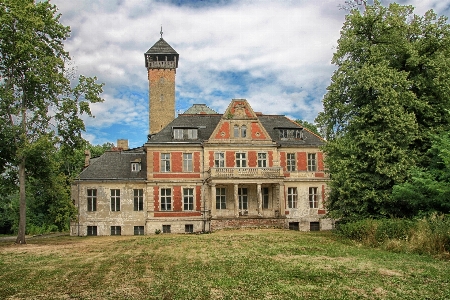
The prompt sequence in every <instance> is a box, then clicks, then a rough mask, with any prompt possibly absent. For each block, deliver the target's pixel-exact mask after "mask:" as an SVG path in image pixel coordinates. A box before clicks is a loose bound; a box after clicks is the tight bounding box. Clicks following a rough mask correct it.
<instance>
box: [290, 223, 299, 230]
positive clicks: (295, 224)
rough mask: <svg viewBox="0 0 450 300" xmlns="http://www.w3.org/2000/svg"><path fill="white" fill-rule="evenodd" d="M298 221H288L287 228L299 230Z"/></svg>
mask: <svg viewBox="0 0 450 300" xmlns="http://www.w3.org/2000/svg"><path fill="white" fill-rule="evenodd" d="M299 225H300V223H299V222H289V230H299V229H300V226H299Z"/></svg>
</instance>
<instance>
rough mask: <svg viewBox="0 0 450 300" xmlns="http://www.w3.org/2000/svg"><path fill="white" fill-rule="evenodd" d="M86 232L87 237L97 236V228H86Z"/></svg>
mask: <svg viewBox="0 0 450 300" xmlns="http://www.w3.org/2000/svg"><path fill="white" fill-rule="evenodd" d="M86 230H87V232H86V235H87V236H97V235H98V232H97V226H87V228H86Z"/></svg>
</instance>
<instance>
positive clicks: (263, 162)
mask: <svg viewBox="0 0 450 300" xmlns="http://www.w3.org/2000/svg"><path fill="white" fill-rule="evenodd" d="M266 167H267V154H266V153H263V152H260V153H258V168H266Z"/></svg>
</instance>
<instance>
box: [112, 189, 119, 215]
mask: <svg viewBox="0 0 450 300" xmlns="http://www.w3.org/2000/svg"><path fill="white" fill-rule="evenodd" d="M111 211H120V190H119V189H112V190H111Z"/></svg>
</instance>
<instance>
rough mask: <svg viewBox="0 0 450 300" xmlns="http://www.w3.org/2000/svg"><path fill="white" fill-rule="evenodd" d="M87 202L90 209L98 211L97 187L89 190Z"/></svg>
mask: <svg viewBox="0 0 450 300" xmlns="http://www.w3.org/2000/svg"><path fill="white" fill-rule="evenodd" d="M87 203H88V207H87V210H88V211H97V190H96V189H88V190H87Z"/></svg>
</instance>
